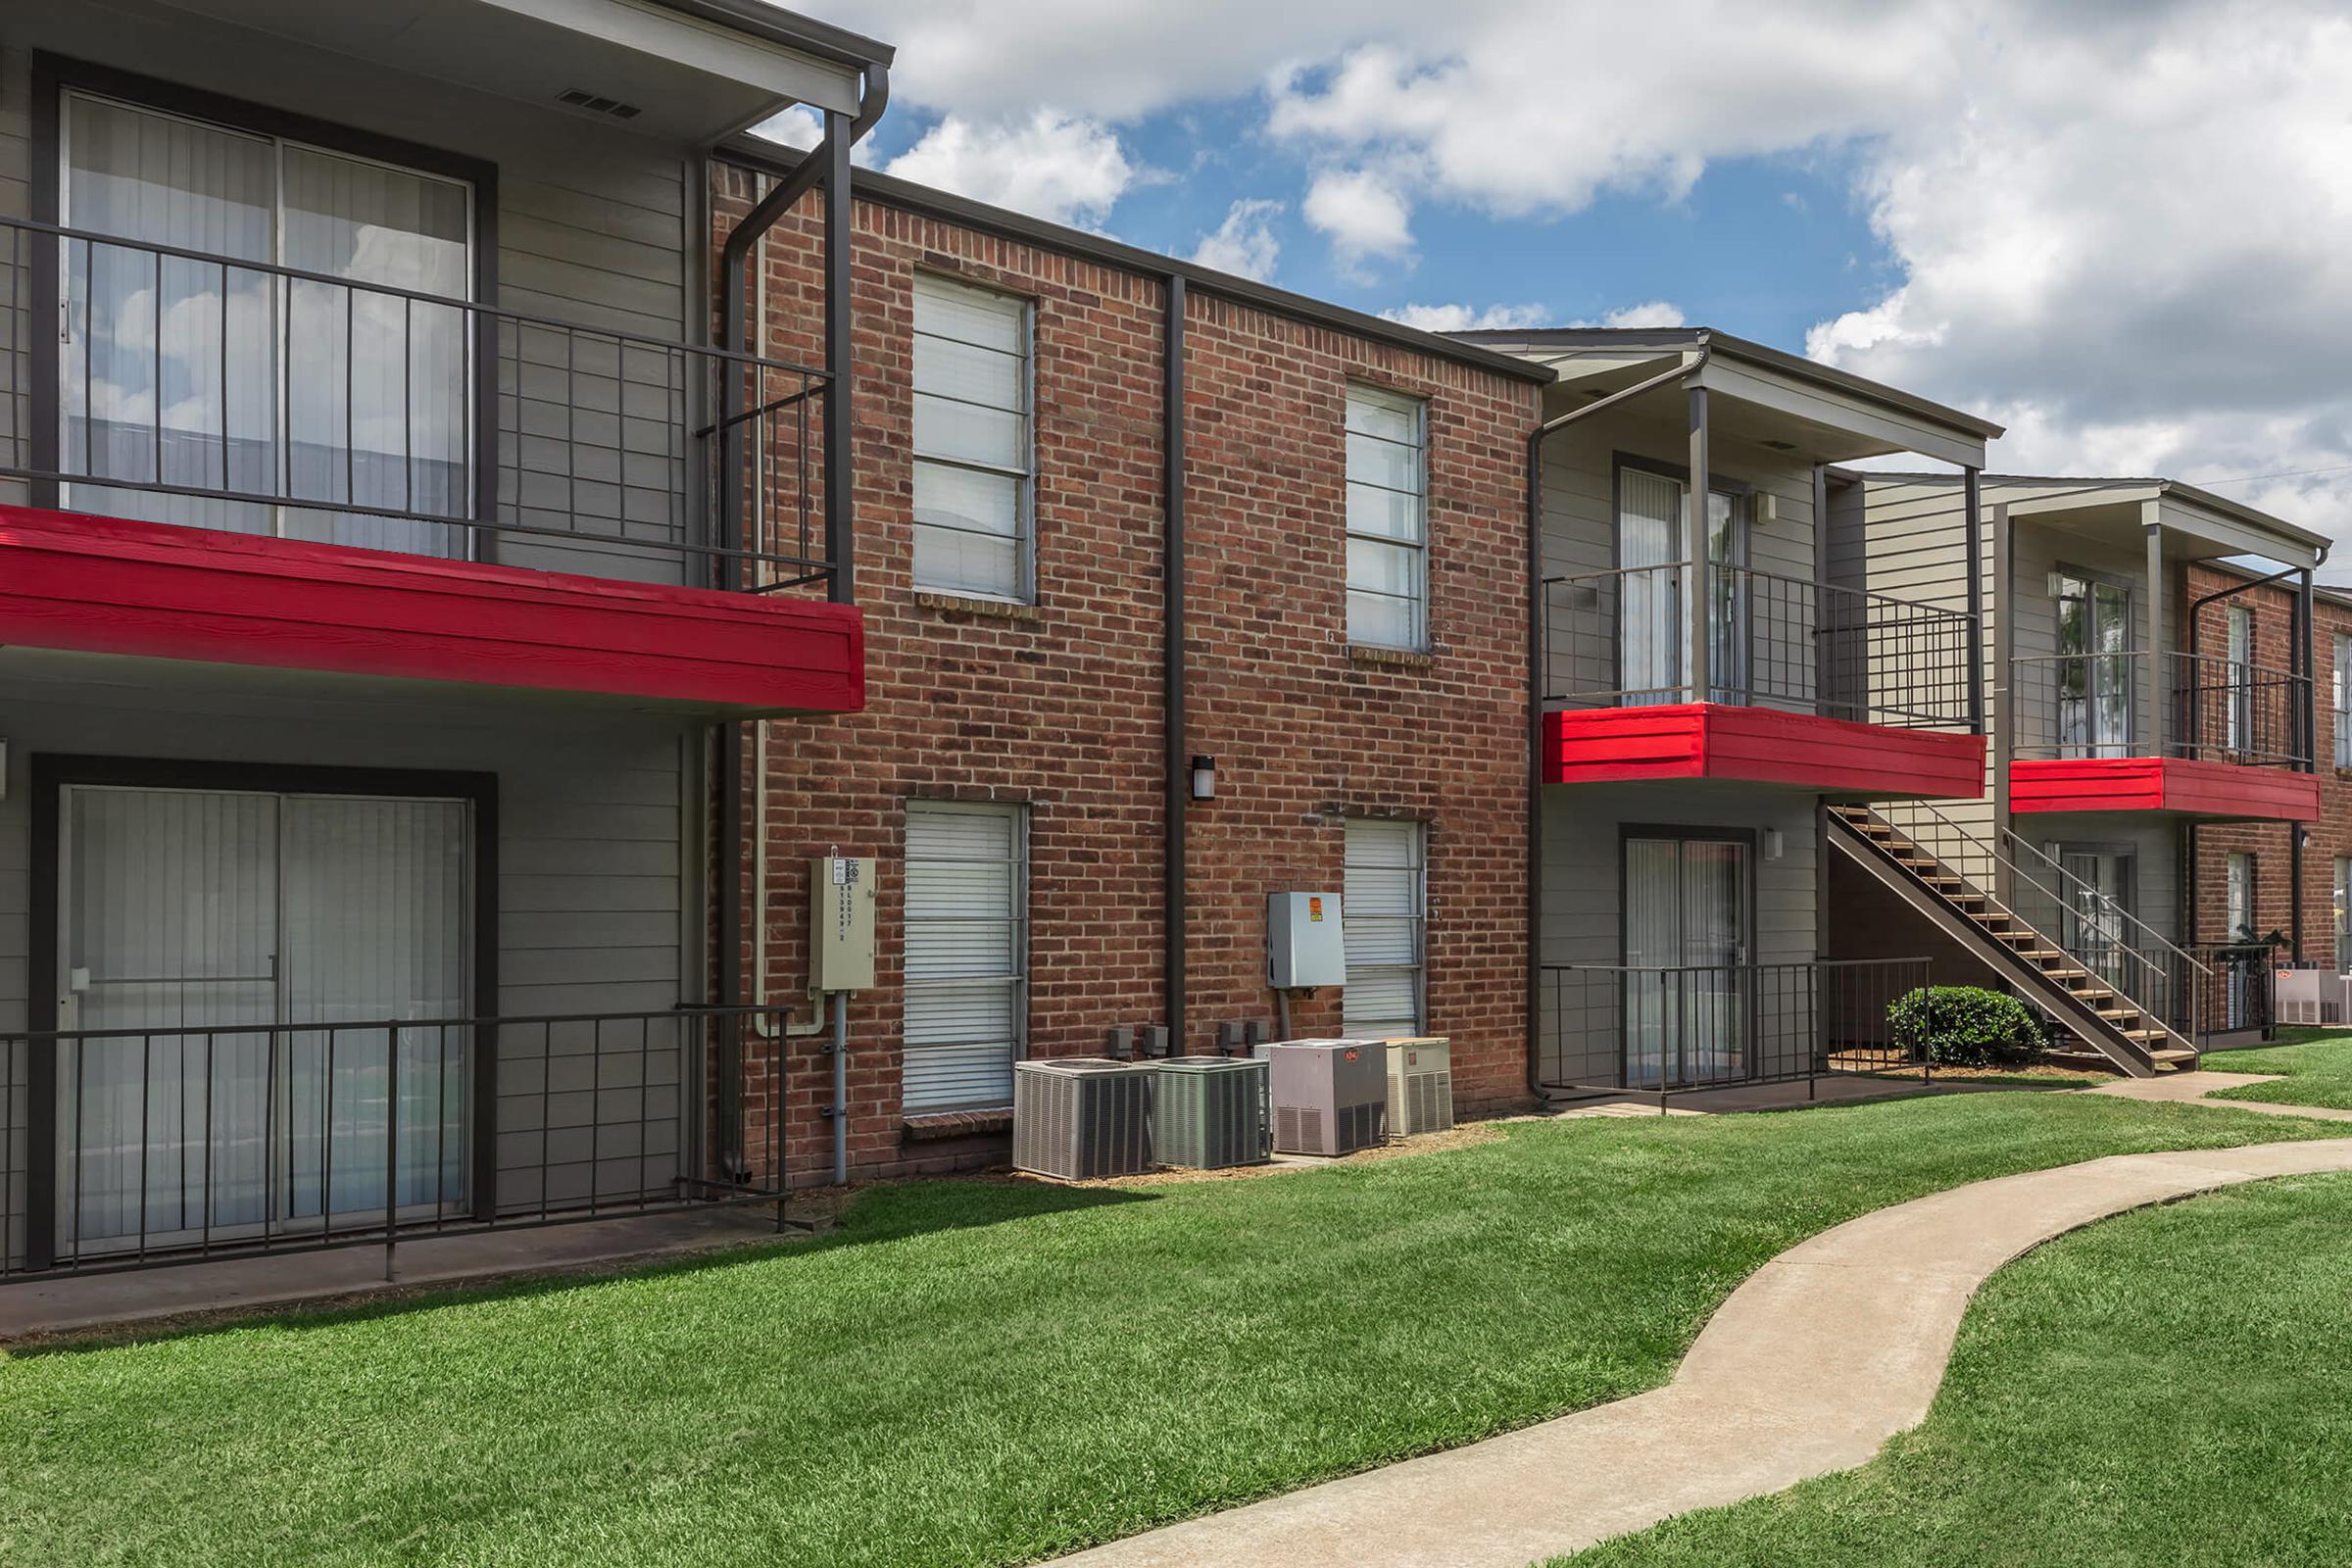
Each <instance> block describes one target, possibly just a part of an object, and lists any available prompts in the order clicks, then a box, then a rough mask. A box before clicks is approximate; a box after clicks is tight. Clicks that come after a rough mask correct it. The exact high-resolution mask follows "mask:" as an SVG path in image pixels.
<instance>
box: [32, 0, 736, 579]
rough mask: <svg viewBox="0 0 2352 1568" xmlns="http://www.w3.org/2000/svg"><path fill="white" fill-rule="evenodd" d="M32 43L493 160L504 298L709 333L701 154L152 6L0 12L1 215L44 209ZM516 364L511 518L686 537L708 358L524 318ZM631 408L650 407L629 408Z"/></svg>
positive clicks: (640, 535)
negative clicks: (534, 325) (694, 420)
mask: <svg viewBox="0 0 2352 1568" xmlns="http://www.w3.org/2000/svg"><path fill="white" fill-rule="evenodd" d="M36 48H37V49H44V50H49V51H52V52H55V53H57V54H61V55H65V56H69V57H72V58H74V59H79V60H86V61H90V62H93V63H96V64H101V65H105V66H109V67H112V68H115V69H119V70H123V71H130V72H136V73H141V74H144V75H150V76H156V77H160V78H163V79H165V80H170V81H176V82H183V83H186V84H188V85H190V86H194V87H200V88H203V89H205V90H208V91H214V92H220V93H223V94H227V95H229V96H232V97H239V98H243V99H246V100H248V101H257V100H265V99H266V101H267V104H268V106H269V107H271V108H275V109H279V110H283V111H288V112H292V113H296V114H301V115H306V116H310V117H314V118H317V119H319V120H323V121H328V122H332V123H336V124H340V125H347V126H351V127H353V128H355V129H360V130H365V131H368V132H371V133H374V134H378V135H385V136H393V137H399V138H401V139H403V140H407V141H412V142H416V143H419V144H421V145H424V146H429V147H436V148H441V149H444V150H446V151H449V152H453V153H458V154H462V155H464V156H466V157H468V158H474V159H478V160H481V161H484V162H488V163H492V164H495V165H496V166H497V168H498V200H497V207H496V210H495V214H494V218H495V224H496V228H497V236H498V239H497V269H498V303H500V304H501V305H503V306H505V307H507V308H509V309H512V310H515V311H520V312H527V313H530V314H533V315H537V316H545V317H550V318H554V319H558V320H562V321H565V322H572V323H578V324H581V325H585V326H591V327H597V328H602V329H605V330H607V331H613V332H629V333H636V334H641V335H643V336H646V337H649V338H654V339H658V340H660V341H662V342H663V343H675V342H678V341H681V340H683V341H691V342H699V341H704V340H705V339H706V338H707V336H708V333H707V328H706V324H705V320H704V318H703V313H702V310H701V301H702V299H703V286H702V281H701V280H702V277H703V265H702V260H701V256H700V252H699V248H695V247H690V245H689V239H690V237H691V238H696V239H698V240H699V235H700V232H701V229H702V219H701V216H700V214H701V197H700V192H699V189H698V181H699V178H700V169H701V165H700V162H699V160H697V159H694V158H691V157H689V156H687V155H686V154H685V152H684V150H682V149H677V148H671V147H666V146H663V145H662V144H660V143H657V142H654V141H650V140H647V139H645V138H642V137H636V136H631V135H629V134H628V133H626V132H625V131H622V130H619V129H616V128H613V127H611V126H608V125H606V124H600V123H596V122H595V121H593V120H591V119H589V118H587V117H585V116H575V115H571V114H568V113H566V112H564V111H561V110H558V109H555V108H553V107H551V108H548V109H545V110H539V109H534V108H532V107H531V106H529V105H526V104H522V103H517V102H513V101H510V100H505V99H500V98H496V97H492V96H490V95H487V94H482V93H477V92H472V91H468V90H466V89H462V88H457V87H452V86H449V85H446V84H443V83H439V82H434V81H430V80H427V79H424V78H421V77H415V76H406V75H402V74H399V73H391V72H386V71H384V70H382V69H381V68H379V67H376V66H373V65H370V64H369V63H368V62H366V61H363V60H354V59H350V58H347V57H344V56H340V55H334V54H328V53H324V52H321V51H318V50H313V49H308V48H304V47H302V46H299V45H296V44H292V43H288V42H284V41H281V40H278V39H274V38H270V37H269V36H266V35H264V34H261V33H254V32H248V31H244V30H242V29H237V28H231V27H226V26H223V25H220V24H217V23H213V22H209V21H206V20H204V19H202V18H199V17H196V16H192V15H190V14H189V13H186V12H182V11H175V10H173V9H172V8H170V7H168V6H165V5H162V4H160V3H157V0H122V3H121V4H119V5H110V6H109V7H108V8H107V10H106V11H105V12H104V13H99V12H97V11H95V10H94V9H92V8H87V7H80V8H75V7H66V6H57V7H47V8H44V7H40V6H28V7H17V8H12V9H10V10H9V11H7V12H6V13H5V14H0V216H10V217H29V216H30V213H31V186H30V183H29V177H30V169H31V158H32V150H31V145H30V140H29V137H30V134H31V121H32V116H31V103H30V97H31V91H32V87H31V52H32V51H33V50H34V49H36ZM5 259H6V251H5V250H0V261H5ZM0 293H4V290H0ZM19 297H20V298H22V295H20V296H19ZM0 329H6V328H4V327H0ZM567 341H568V343H569V349H568V353H567V348H566V344H567ZM10 347H12V348H13V347H16V345H13V344H12V345H10ZM502 362H504V363H502V366H501V372H500V391H501V398H500V409H499V425H500V433H499V441H500V451H499V460H500V463H501V466H502V467H511V468H513V469H514V470H515V471H514V472H513V474H512V476H511V477H510V478H508V479H507V480H506V482H505V483H504V484H503V485H502V494H501V511H502V515H504V516H506V517H507V518H508V519H509V520H512V521H516V522H522V523H526V524H529V525H532V526H535V527H556V528H564V527H567V526H571V525H572V524H571V522H570V519H571V518H572V517H574V516H577V518H578V519H579V520H578V522H577V524H576V526H577V527H578V528H580V529H581V530H582V531H588V532H594V533H600V534H613V535H619V536H622V537H624V538H630V539H646V540H649V541H662V540H668V539H674V538H678V537H680V536H681V535H682V534H683V533H685V532H686V531H687V529H688V526H689V524H690V522H691V520H692V516H693V514H692V512H691V506H692V504H693V502H694V500H695V498H696V497H697V494H698V492H699V488H700V487H699V484H698V483H697V482H696V481H697V475H696V472H695V462H694V459H695V452H694V446H693V443H692V442H691V441H689V440H687V438H686V437H685V436H684V434H683V431H682V430H678V429H674V428H673V424H675V423H676V422H678V421H679V420H682V419H685V418H686V417H687V416H690V415H692V414H694V413H695V412H697V411H698V410H699V405H700V399H699V395H697V394H696V393H695V392H694V391H693V386H694V383H695V382H696V380H697V378H698V376H699V375H700V373H701V372H700V369H699V368H697V367H693V366H687V365H681V364H678V363H674V362H667V361H664V360H663V359H662V357H660V356H656V355H651V354H646V353H636V354H631V355H628V356H626V357H625V359H624V357H623V356H621V355H619V354H618V353H617V351H616V350H615V348H614V347H613V344H612V341H611V340H610V339H602V340H597V339H568V340H567V339H566V337H565V335H564V334H559V333H553V332H547V331H534V330H526V329H517V328H513V327H510V328H508V329H507V331H506V334H505V341H504V344H503V346H502ZM0 363H4V364H5V367H6V368H5V369H4V370H0V375H7V376H15V375H20V374H23V373H24V368H23V366H22V363H21V360H20V357H19V356H18V355H16V354H10V355H8V356H5V357H4V359H0ZM673 386H675V387H678V388H681V389H683V390H684V394H685V396H686V397H687V398H688V399H689V401H688V402H687V403H686V405H685V413H684V414H673V410H672V407H671V397H672V388H673ZM575 406H576V408H577V409H578V410H579V411H580V412H579V414H578V416H577V417H573V418H568V419H567V418H566V411H567V410H568V409H571V408H573V407H575ZM9 408H13V405H0V411H5V410H6V409H9ZM624 409H625V410H626V411H629V412H630V413H632V414H638V415H641V416H643V417H638V418H631V419H628V420H626V421H624V420H623V419H622V418H621V417H619V415H620V414H621V412H622V411H623V410H624ZM8 417H12V416H10V415H8V414H6V413H5V412H0V419H5V418H8ZM16 433H17V432H15V431H13V430H11V429H5V428H0V446H4V444H5V441H6V438H7V437H8V436H11V435H14V434H16ZM24 499H25V496H24V494H23V491H22V488H21V487H16V488H15V489H14V492H13V493H12V489H11V487H10V486H9V484H8V482H6V481H0V502H7V501H17V502H22V501H23V500H24ZM497 559H499V560H500V561H502V562H505V563H507V564H514V565H524V566H548V567H553V568H557V569H562V570H566V571H585V572H592V573H596V574H598V575H607V576H625V577H630V578H635V579H640V580H648V581H675V580H679V577H680V570H681V568H680V564H679V562H678V559H677V557H676V556H675V555H674V554H671V553H668V552H659V553H657V552H649V551H643V550H631V549H629V548H628V547H626V546H605V545H601V544H600V545H594V546H589V545H578V546H575V545H568V544H565V543H564V542H563V541H561V540H542V539H525V538H522V537H519V536H510V537H508V538H506V539H504V540H502V541H501V542H500V543H499V546H498V548H497Z"/></svg>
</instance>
